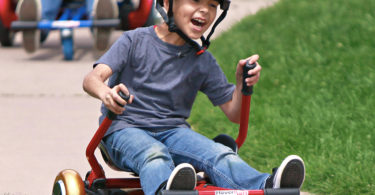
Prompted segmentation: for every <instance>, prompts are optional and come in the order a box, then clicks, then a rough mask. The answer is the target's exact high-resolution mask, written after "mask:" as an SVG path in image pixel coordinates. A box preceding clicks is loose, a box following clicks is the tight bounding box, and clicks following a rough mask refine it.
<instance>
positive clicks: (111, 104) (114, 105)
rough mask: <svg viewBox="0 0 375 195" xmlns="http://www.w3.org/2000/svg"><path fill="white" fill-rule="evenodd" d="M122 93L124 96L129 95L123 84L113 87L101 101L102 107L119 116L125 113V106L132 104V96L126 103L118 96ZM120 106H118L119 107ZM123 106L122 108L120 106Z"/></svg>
mask: <svg viewBox="0 0 375 195" xmlns="http://www.w3.org/2000/svg"><path fill="white" fill-rule="evenodd" d="M120 91H122V92H123V93H124V94H125V95H129V90H128V88H126V86H125V85H124V84H119V85H116V86H114V87H113V88H112V89H111V90H110V91H109V92H108V93H107V94H106V95H105V96H104V99H103V100H102V101H103V103H104V105H105V106H106V107H107V108H108V109H109V110H111V111H112V112H113V113H115V114H121V113H123V112H124V111H125V105H126V104H131V103H132V102H133V99H134V96H133V95H130V99H129V101H128V102H126V101H125V100H124V99H122V98H121V97H120V95H119V94H118V93H119V92H120ZM119 104H120V105H119ZM121 105H123V106H121Z"/></svg>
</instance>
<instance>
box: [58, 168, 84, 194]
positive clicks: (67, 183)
mask: <svg viewBox="0 0 375 195" xmlns="http://www.w3.org/2000/svg"><path fill="white" fill-rule="evenodd" d="M52 194H53V195H85V194H86V192H85V184H84V183H83V181H82V178H81V176H80V175H79V174H78V173H77V172H76V171H74V170H71V169H66V170H63V171H61V172H60V173H59V174H58V175H57V176H56V179H55V182H54V184H53V191H52Z"/></svg>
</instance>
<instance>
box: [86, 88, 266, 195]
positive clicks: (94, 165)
mask: <svg viewBox="0 0 375 195" xmlns="http://www.w3.org/2000/svg"><path fill="white" fill-rule="evenodd" d="M250 101H251V96H246V95H242V109H241V122H240V128H239V134H238V137H237V139H236V143H237V145H238V148H240V147H241V146H242V144H243V143H244V141H245V139H246V136H247V130H248V122H249V113H250ZM111 124H112V120H110V119H109V118H108V117H105V119H104V120H103V122H102V123H101V124H100V126H99V128H98V130H97V131H96V132H95V134H94V137H93V138H92V139H91V141H90V143H89V145H88V146H87V148H86V157H87V160H88V161H89V164H90V166H91V172H90V174H89V176H88V177H87V179H86V180H87V181H88V186H89V187H91V186H92V184H93V182H94V181H95V180H97V179H105V183H106V188H141V185H140V181H139V178H121V179H119V178H117V179H110V178H106V177H105V173H104V170H103V169H102V167H101V166H100V164H99V162H98V160H97V159H96V157H95V155H94V152H95V150H96V148H97V147H98V146H99V144H100V141H101V140H102V138H103V136H104V135H105V133H106V132H107V130H108V128H109V127H110V126H111ZM196 190H197V191H198V192H199V194H203V195H209V194H212V195H214V194H215V192H217V191H220V190H225V191H227V190H230V189H225V188H219V187H215V186H207V185H206V183H205V182H204V181H201V182H199V183H198V184H197V187H196ZM231 191H233V190H231ZM237 192H238V193H240V192H247V193H245V194H253V195H263V194H264V192H263V190H238V191H237Z"/></svg>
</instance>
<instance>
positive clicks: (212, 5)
mask: <svg viewBox="0 0 375 195" xmlns="http://www.w3.org/2000/svg"><path fill="white" fill-rule="evenodd" d="M210 6H211V7H213V8H217V6H218V4H217V3H211V4H210Z"/></svg>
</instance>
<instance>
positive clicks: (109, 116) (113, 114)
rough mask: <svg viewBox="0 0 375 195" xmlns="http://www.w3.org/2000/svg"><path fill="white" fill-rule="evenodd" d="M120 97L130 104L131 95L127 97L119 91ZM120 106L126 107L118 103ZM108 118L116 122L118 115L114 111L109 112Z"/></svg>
mask: <svg viewBox="0 0 375 195" xmlns="http://www.w3.org/2000/svg"><path fill="white" fill-rule="evenodd" d="M118 95H119V96H120V97H121V98H122V99H123V100H125V101H126V102H129V99H130V94H129V95H125V94H124V93H123V92H122V91H119V92H118ZM116 103H117V104H118V105H119V106H122V107H124V106H125V105H122V104H120V103H118V102H116ZM107 117H108V118H109V119H110V120H114V119H115V118H116V114H115V113H113V112H112V111H110V110H108V113H107Z"/></svg>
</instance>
